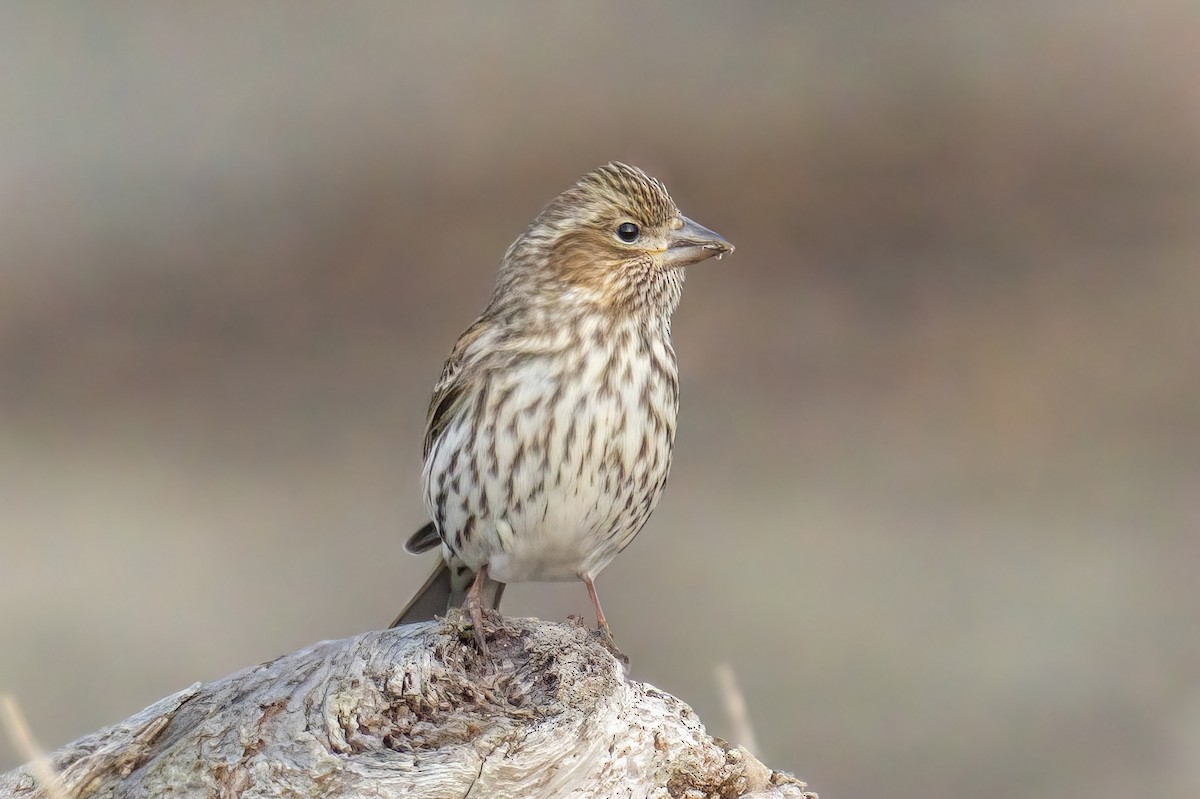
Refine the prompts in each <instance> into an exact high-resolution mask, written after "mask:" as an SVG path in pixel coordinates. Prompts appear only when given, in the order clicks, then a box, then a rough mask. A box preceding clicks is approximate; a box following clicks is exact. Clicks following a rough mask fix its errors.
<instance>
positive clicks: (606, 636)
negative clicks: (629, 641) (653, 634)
mask: <svg viewBox="0 0 1200 799" xmlns="http://www.w3.org/2000/svg"><path fill="white" fill-rule="evenodd" d="M579 579H580V580H583V584H584V585H586V586H587V590H588V596H589V597H591V600H592V608H593V609H594V610H595V611H596V625H597V626H598V627H599V630H600V637H601V639H602V640H603V641H604V646H605V648H606V649H608V651H609V652H612V653H613V656H614V657H616V659H617V660H619V661H621V665H623V666H624V667H625V668H626V669H628V668H629V658H627V657H626V656H625V653H624V652H622V651H621V650H620V649H617V642H616V641H614V640H613V635H612V630H610V629H608V619H606V618H604V611H603V610H601V609H600V597H598V596H596V583H595V582H594V581H593V580H592V577H591V575H589V574H581V575H579Z"/></svg>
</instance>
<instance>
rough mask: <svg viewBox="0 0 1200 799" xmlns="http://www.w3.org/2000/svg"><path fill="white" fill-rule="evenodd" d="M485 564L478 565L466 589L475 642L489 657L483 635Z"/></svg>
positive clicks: (468, 611) (485, 656) (480, 650)
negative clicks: (473, 578) (472, 579)
mask: <svg viewBox="0 0 1200 799" xmlns="http://www.w3.org/2000/svg"><path fill="white" fill-rule="evenodd" d="M487 569H488V567H487V564H486V563H485V564H483V565H482V566H480V567H479V571H478V572H476V573H475V581H474V582H473V583H471V587H470V588H469V589H468V590H467V602H466V605H467V613H468V614H470V616H471V626H472V627H474V628H475V643H477V644H478V645H479V652H480V654H482V655H483V656H484V658H488V657H491V655H490V654H489V653H488V648H487V641H485V640H484V636H483V584H484V583H485V582H487Z"/></svg>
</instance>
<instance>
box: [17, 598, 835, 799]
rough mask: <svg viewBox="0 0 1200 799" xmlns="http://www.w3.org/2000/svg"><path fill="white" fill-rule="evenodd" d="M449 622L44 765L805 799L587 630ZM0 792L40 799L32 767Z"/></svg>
mask: <svg viewBox="0 0 1200 799" xmlns="http://www.w3.org/2000/svg"><path fill="white" fill-rule="evenodd" d="M487 620H488V624H489V628H488V643H489V646H490V649H491V660H485V659H484V658H482V657H481V656H480V654H479V652H478V650H477V649H476V647H475V644H474V642H473V639H472V636H471V632H470V630H469V628H468V627H467V625H466V622H465V620H464V619H463V616H462V614H461V613H458V612H453V613H452V614H451V615H450V617H449V618H448V619H447V620H445V621H437V622H425V623H421V624H414V625H408V626H405V627H400V628H397V629H395V630H386V631H379V632H370V633H365V634H363V635H359V636H355V637H353V638H347V639H344V640H341V641H325V642H322V643H319V644H316V645H314V646H311V647H309V648H307V649H303V650H300V651H298V652H294V653H292V654H290V655H285V656H283V657H280V658H277V659H276V660H273V661H271V662H269V663H264V664H262V665H259V666H254V667H252V668H248V669H245V670H243V671H240V672H238V673H236V674H233V675H230V676H229V677H226V678H224V679H221V680H217V681H215V682H211V683H208V684H203V685H202V684H196V685H193V686H191V687H190V688H187V689H185V690H183V691H180V692H179V693H177V694H174V695H173V696H169V697H167V698H166V699H163V700H161V701H159V702H157V703H155V704H153V705H151V706H150V707H148V708H146V709H145V710H143V711H142V712H140V713H138V714H136V715H135V716H133V717H131V718H129V719H128V720H126V721H124V722H122V723H121V724H117V725H114V726H112V727H107V728H105V729H103V730H100V731H99V732H96V733H94V734H92V735H88V736H86V737H84V738H81V739H79V740H78V741H76V742H75V743H73V744H71V745H69V746H67V747H65V748H64V749H62V750H61V751H59V752H57V753H55V754H53V755H52V756H51V758H50V760H51V764H52V766H53V768H54V770H55V771H56V772H57V773H58V774H59V775H60V778H61V781H62V783H63V785H64V786H65V792H66V794H67V796H70V797H73V798H78V799H85V798H86V797H93V796H96V797H160V796H171V797H193V796H195V797H201V796H203V797H242V796H246V797H259V796H296V797H300V796H303V797H363V798H364V799H366V797H371V798H372V799H391V798H392V797H420V798H422V799H424V798H426V797H428V798H430V799H431V798H432V797H468V796H469V797H497V798H499V799H504V798H506V797H522V799H530V798H531V797H533V798H534V799H537V798H540V797H568V796H569V797H580V798H581V799H582V798H583V797H614V796H621V797H626V796H628V797H639V798H640V797H694V798H697V799H698V798H699V797H722V799H728V797H742V796H745V797H793V798H798V797H811V796H814V795H813V794H808V793H805V786H804V783H802V782H799V781H797V780H795V779H794V778H792V777H790V776H788V775H786V774H782V773H780V772H777V771H772V770H771V769H769V768H767V767H766V766H764V765H763V764H762V763H760V762H759V761H758V760H757V759H755V758H754V757H753V756H752V755H750V753H749V752H747V751H746V750H744V749H740V748H736V747H731V746H729V745H727V744H725V743H724V742H723V741H721V740H719V739H716V738H713V737H711V736H709V735H707V734H706V733H705V731H704V727H703V726H702V725H701V724H700V720H699V719H698V718H697V717H696V715H695V713H694V712H693V711H692V710H691V709H690V708H689V707H688V706H687V705H685V704H684V703H683V702H681V701H679V700H678V699H675V698H674V697H672V696H669V695H667V694H664V693H662V692H661V691H658V690H657V689H655V688H653V687H651V686H649V685H646V684H644V683H638V682H632V681H629V680H627V679H626V677H625V674H624V669H623V667H622V665H621V664H620V663H619V662H618V661H617V660H616V659H615V658H614V657H613V656H612V654H610V653H609V651H608V650H607V649H605V648H604V646H603V645H602V644H601V643H600V641H599V639H598V638H597V636H596V635H595V634H594V633H592V632H591V631H589V630H587V629H584V628H583V627H581V626H579V625H575V624H569V623H567V624H556V623H549V622H542V621H537V620H534V619H510V618H505V619H501V618H500V617H499V616H498V615H495V614H490V613H489V614H488V616H487ZM0 797H19V798H20V799H33V797H39V799H40V798H41V797H45V799H55V797H53V796H52V795H51V794H49V793H47V792H46V791H45V789H44V788H43V786H41V785H39V783H38V781H37V779H36V777H35V775H34V772H33V771H32V770H31V769H30V768H29V767H22V768H18V769H16V770H14V771H11V772H9V773H8V774H5V775H3V776H0Z"/></svg>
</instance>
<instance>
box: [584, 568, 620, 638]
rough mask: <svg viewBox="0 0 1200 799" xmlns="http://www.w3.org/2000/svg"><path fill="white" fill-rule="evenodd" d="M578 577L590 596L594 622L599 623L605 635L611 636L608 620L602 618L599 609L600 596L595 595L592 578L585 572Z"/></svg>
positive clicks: (602, 612)
mask: <svg viewBox="0 0 1200 799" xmlns="http://www.w3.org/2000/svg"><path fill="white" fill-rule="evenodd" d="M580 579H582V580H583V584H584V585H586V586H587V590H588V596H589V597H591V600H592V608H593V609H594V610H595V611H596V624H597V625H599V627H600V629H601V630H602V631H603V632H604V634H605V635H607V636H608V637H609V638H611V637H612V633H610V632H609V630H608V620H607V619H605V618H604V611H603V610H601V609H600V597H598V596H596V584H595V583H594V582H593V581H592V578H591V577H588V576H587V575H586V574H585V575H582V576H581V578H580Z"/></svg>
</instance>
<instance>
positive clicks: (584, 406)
mask: <svg viewBox="0 0 1200 799" xmlns="http://www.w3.org/2000/svg"><path fill="white" fill-rule="evenodd" d="M605 322H606V320H604V319H596V320H591V321H589V322H587V323H584V324H580V325H578V326H575V327H574V328H573V329H571V330H570V331H568V333H566V334H564V335H563V336H562V337H561V338H560V339H559V340H557V341H552V342H545V341H543V342H541V344H540V347H530V351H529V352H528V353H526V354H525V355H524V356H522V357H515V358H510V359H509V363H508V366H507V368H496V369H494V370H492V371H491V372H490V373H489V374H488V377H487V379H486V380H483V381H481V383H480V386H479V391H480V392H482V393H481V395H480V396H479V397H477V398H476V402H475V403H464V407H468V406H473V407H474V408H476V409H478V411H477V412H475V413H474V414H472V413H470V412H468V413H464V414H462V418H461V419H456V420H455V423H454V424H452V425H450V426H448V428H447V430H446V431H445V432H444V433H443V435H442V436H441V437H440V438H439V440H438V441H437V442H435V443H434V446H433V447H432V449H431V451H430V455H429V458H428V460H427V462H426V470H425V477H426V480H425V482H426V499H427V504H429V505H430V512H431V514H432V515H433V517H434V519H435V520H437V521H438V522H439V525H438V526H439V529H440V530H441V531H442V535H443V539H444V540H445V541H446V543H447V545H448V546H449V547H450V548H451V549H453V550H454V551H456V552H458V553H459V555H460V556H461V557H463V559H464V560H465V561H466V562H467V563H468V564H469V565H472V566H475V567H476V568H477V567H478V565H479V564H481V563H484V562H487V563H489V565H490V567H491V570H492V575H493V576H494V577H495V578H496V579H499V580H501V581H505V582H510V581H520V580H569V579H575V578H576V577H577V576H578V575H579V574H581V573H584V572H587V573H592V574H594V573H597V572H598V571H599V570H600V569H602V568H603V567H604V566H605V565H607V563H608V562H609V561H611V559H612V558H613V557H615V555H616V554H617V552H619V551H620V550H621V549H622V548H623V547H624V546H625V545H626V544H628V543H629V541H630V540H632V538H633V536H634V535H635V534H636V533H637V532H638V530H639V529H641V527H642V525H643V524H644V523H645V521H646V519H647V518H648V517H649V515H650V512H651V511H652V510H653V509H654V506H655V505H656V504H657V503H658V499H659V497H660V496H661V494H662V491H663V487H664V486H665V483H666V479H667V473H668V471H669V469H670V462H671V449H672V446H673V444H674V439H675V419H676V412H677V409H678V377H677V368H676V362H675V355H674V351H673V350H672V349H671V344H670V340H669V338H668V336H667V335H666V331H665V330H663V331H662V332H661V333H660V334H658V335H655V334H653V333H651V332H648V331H647V328H646V327H644V326H640V327H639V326H638V325H634V324H628V325H619V324H618V325H613V324H611V323H610V324H607V325H606V324H605ZM464 531H466V532H464Z"/></svg>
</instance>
